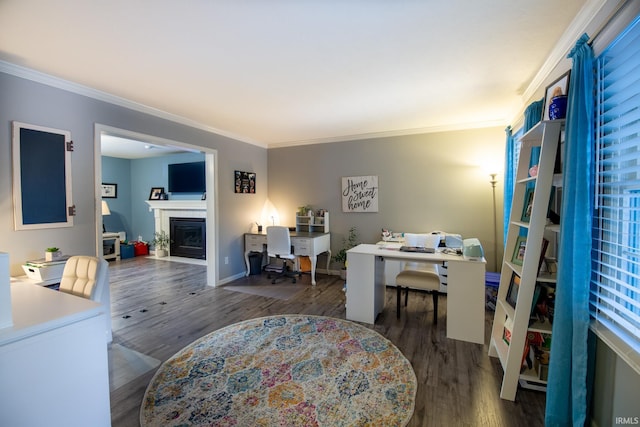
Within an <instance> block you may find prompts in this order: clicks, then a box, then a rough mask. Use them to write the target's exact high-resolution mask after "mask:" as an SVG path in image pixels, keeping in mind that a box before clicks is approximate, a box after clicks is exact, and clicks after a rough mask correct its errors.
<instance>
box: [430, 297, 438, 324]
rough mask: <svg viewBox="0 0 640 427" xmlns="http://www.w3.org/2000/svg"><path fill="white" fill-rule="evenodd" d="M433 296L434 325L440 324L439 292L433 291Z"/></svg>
mask: <svg viewBox="0 0 640 427" xmlns="http://www.w3.org/2000/svg"><path fill="white" fill-rule="evenodd" d="M431 295H433V323H434V324H436V323H438V292H436V291H432V292H431Z"/></svg>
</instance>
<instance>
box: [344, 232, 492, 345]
mask: <svg viewBox="0 0 640 427" xmlns="http://www.w3.org/2000/svg"><path fill="white" fill-rule="evenodd" d="M385 259H388V260H394V261H414V262H428V263H441V262H447V265H448V278H447V279H448V286H447V338H453V339H457V340H462V341H469V342H474V343H479V344H484V308H485V304H484V302H485V301H484V300H485V290H484V281H485V264H486V262H485V261H484V260H483V261H467V260H465V259H464V258H463V257H462V256H458V255H448V254H443V253H440V252H437V253H434V254H425V253H416V252H400V251H399V250H397V249H387V248H382V247H381V246H378V245H369V244H362V245H358V246H356V247H355V248H352V249H349V250H348V251H347V262H348V264H349V267H348V268H347V319H349V320H355V321H357V322H364V323H370V324H374V323H375V320H376V317H377V316H378V314H380V313H381V312H382V310H384V305H385V290H386V286H385Z"/></svg>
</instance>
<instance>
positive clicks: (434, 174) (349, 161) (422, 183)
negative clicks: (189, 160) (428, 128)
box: [268, 127, 505, 270]
mask: <svg viewBox="0 0 640 427" xmlns="http://www.w3.org/2000/svg"><path fill="white" fill-rule="evenodd" d="M504 144H505V133H504V128H503V127H500V128H484V129H473V130H465V131H457V132H442V133H431V134H421V135H411V136H402V137H393V138H391V137H389V138H376V139H370V140H360V141H351V142H340V143H331V144H316V145H306V146H297V147H287V148H277V149H269V151H268V164H269V199H270V200H271V202H272V203H273V204H274V206H275V208H276V209H277V210H278V213H279V215H280V219H281V221H280V222H281V223H282V224H283V225H294V224H295V216H294V214H295V212H296V210H297V208H298V206H303V205H311V206H312V207H313V208H314V209H321V208H324V209H327V210H328V211H329V214H330V230H331V247H332V251H333V253H336V252H337V251H338V250H339V249H340V247H341V242H342V238H343V237H345V236H346V235H347V232H348V230H349V228H350V227H351V226H356V227H357V230H358V234H359V237H360V240H361V241H362V242H367V243H375V242H376V241H378V240H380V237H381V235H380V233H381V229H382V228H388V229H391V230H392V231H402V232H420V231H427V232H428V231H432V230H444V231H447V232H452V233H460V234H462V236H463V237H465V238H467V237H477V238H479V239H480V241H481V243H482V245H483V247H484V251H485V256H486V258H487V260H488V262H487V270H494V260H495V259H496V254H495V252H494V249H493V245H494V242H495V241H496V239H495V238H494V232H493V217H492V213H493V207H492V189H491V185H490V183H489V180H490V177H489V172H488V169H491V168H492V167H491V166H490V165H494V166H493V168H494V169H495V168H496V167H499V168H500V170H502V168H503V166H502V165H503V161H504V160H503V159H504ZM365 175H377V176H378V185H379V200H378V204H379V210H378V212H377V213H343V212H342V201H341V200H342V199H341V193H340V185H341V177H345V176H365ZM498 179H499V182H498V186H497V188H496V208H497V215H498V218H499V219H498V222H497V225H498V227H497V242H498V254H497V256H498V259H500V260H501V259H502V241H503V239H502V234H503V233H502V230H503V227H502V222H501V219H500V218H502V199H503V197H502V191H503V186H502V174H500V175H499V176H498ZM323 262H324V261H323ZM320 265H321V266H323V265H324V264H323V263H321V264H320ZM331 269H336V270H337V269H338V266H335V265H334V266H332V267H331Z"/></svg>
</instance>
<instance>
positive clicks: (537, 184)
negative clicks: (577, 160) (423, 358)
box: [489, 120, 564, 400]
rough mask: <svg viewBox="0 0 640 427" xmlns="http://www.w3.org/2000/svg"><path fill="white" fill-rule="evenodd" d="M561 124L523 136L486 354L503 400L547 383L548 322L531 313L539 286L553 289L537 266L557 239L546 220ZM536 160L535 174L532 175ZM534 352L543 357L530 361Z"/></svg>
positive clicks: (554, 228)
mask: <svg viewBox="0 0 640 427" xmlns="http://www.w3.org/2000/svg"><path fill="white" fill-rule="evenodd" d="M563 126H564V120H552V121H543V122H540V123H538V124H537V125H536V126H534V127H533V128H532V129H531V130H530V131H529V132H527V133H526V134H525V135H524V136H523V137H522V146H521V150H520V160H519V162H518V167H517V174H516V185H515V190H514V195H513V203H512V207H511V217H510V218H509V227H508V231H507V244H506V247H505V250H504V259H503V261H502V269H501V275H500V287H499V289H498V296H497V299H496V311H495V315H494V319H493V327H492V331H491V342H490V345H489V355H490V356H493V357H498V358H499V359H500V363H501V364H502V368H503V371H504V373H503V379H502V389H501V391H500V397H502V398H503V399H508V400H514V399H515V396H516V391H517V388H518V384H522V385H523V386H528V387H530V388H536V389H541V390H544V389H545V385H546V372H547V371H546V367H547V366H548V356H549V354H548V353H549V351H550V341H551V340H550V337H551V323H550V321H549V319H547V320H545V321H537V322H536V321H534V320H533V319H532V309H534V308H536V307H537V304H536V303H537V302H538V292H539V291H540V290H541V289H542V288H550V289H555V276H553V275H550V274H541V273H540V270H541V269H540V262H541V259H542V257H541V255H544V254H543V253H542V250H543V246H544V245H543V243H544V242H545V240H554V241H555V240H556V239H555V238H552V237H550V236H549V234H554V233H556V234H557V232H559V227H558V226H557V225H550V224H549V223H548V220H547V218H548V215H549V212H550V200H551V198H552V197H553V196H554V195H555V193H556V192H557V191H556V189H555V186H554V183H555V184H557V183H558V181H559V180H558V176H556V179H555V180H554V169H555V167H556V154H557V153H558V146H559V143H560V135H561V131H562V128H563ZM538 153H539V154H538ZM532 159H533V161H531V160H532ZM536 161H537V172H536V171H535V170H534V171H533V173H531V172H530V165H531V164H536ZM532 175H533V176H532ZM545 236H547V237H545ZM554 243H555V242H554ZM534 350H535V351H537V352H542V353H547V354H546V355H544V354H542V353H537V354H536V356H537V358H534V360H531V359H532V357H533V355H531V354H530V353H531V352H532V351H534ZM523 361H524V363H523Z"/></svg>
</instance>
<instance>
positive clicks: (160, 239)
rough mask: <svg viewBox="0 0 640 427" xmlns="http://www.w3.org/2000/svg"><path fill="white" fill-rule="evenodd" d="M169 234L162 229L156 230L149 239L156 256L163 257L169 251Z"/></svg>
mask: <svg viewBox="0 0 640 427" xmlns="http://www.w3.org/2000/svg"><path fill="white" fill-rule="evenodd" d="M170 242H171V240H169V235H168V234H167V233H166V232H165V231H164V230H160V231H156V232H155V235H154V237H153V240H152V241H151V244H152V245H153V246H155V248H156V256H157V257H165V256H167V254H168V253H169V252H168V250H167V249H169V243H170Z"/></svg>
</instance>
